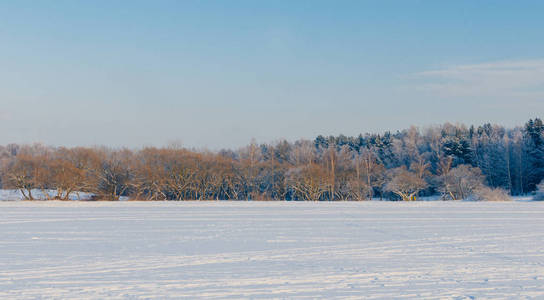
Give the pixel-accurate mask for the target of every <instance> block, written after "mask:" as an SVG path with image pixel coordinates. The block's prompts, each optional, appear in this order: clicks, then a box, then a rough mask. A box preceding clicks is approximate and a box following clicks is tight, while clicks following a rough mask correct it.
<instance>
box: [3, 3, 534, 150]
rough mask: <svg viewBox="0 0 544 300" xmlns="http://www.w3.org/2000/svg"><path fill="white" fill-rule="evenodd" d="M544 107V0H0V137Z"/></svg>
mask: <svg viewBox="0 0 544 300" xmlns="http://www.w3.org/2000/svg"><path fill="white" fill-rule="evenodd" d="M543 112H544V1H511V0H510V1H474V0H470V1H459V0H458V1H315V0H312V1H292V0H290V1H233V0H229V1H227V0H225V1H134V0H131V1H128V0H127V1H98V0H93V1H74V0H68V1H60V0H54V1H39V0H38V1H24V0H11V1H10V0H6V1H0V128H1V134H0V143H1V144H6V143H10V142H17V143H31V142H42V143H46V144H51V145H67V146H73V145H108V146H115V147H117V146H129V147H140V146H145V145H155V146H163V145H167V144H168V143H171V142H174V141H175V142H180V141H181V142H182V143H183V145H184V146H188V147H209V148H211V149H219V148H222V147H238V146H241V145H244V144H247V143H248V142H249V141H250V140H251V139H252V138H255V139H256V140H257V141H258V142H273V141H275V140H278V139H280V138H286V139H288V140H294V139H298V138H314V137H315V136H316V135H318V134H324V135H329V134H335V135H336V134H340V133H343V134H346V135H357V134H359V133H361V132H382V131H384V130H396V129H403V128H406V127H408V126H409V125H411V124H414V125H418V126H426V125H432V124H438V123H443V122H446V121H449V122H463V123H467V124H473V123H474V124H481V123H484V122H492V123H500V124H504V125H507V126H512V125H518V124H519V125H521V124H522V123H523V122H525V121H526V120H527V119H529V118H534V117H537V116H540V117H542V115H543Z"/></svg>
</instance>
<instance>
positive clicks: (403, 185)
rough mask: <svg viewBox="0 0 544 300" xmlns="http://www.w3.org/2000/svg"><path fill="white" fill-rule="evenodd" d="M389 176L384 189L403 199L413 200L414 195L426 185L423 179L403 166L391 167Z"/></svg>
mask: <svg viewBox="0 0 544 300" xmlns="http://www.w3.org/2000/svg"><path fill="white" fill-rule="evenodd" d="M389 178H390V179H389V182H388V183H387V184H386V185H385V190H386V191H390V192H393V193H395V194H397V195H398V196H400V197H401V198H402V200H404V201H410V200H413V199H414V196H415V195H417V193H418V192H419V191H421V190H422V189H424V188H425V187H426V186H427V183H426V182H425V180H423V179H422V178H420V177H419V176H418V175H417V174H415V173H413V172H410V171H408V170H406V168H405V167H399V168H395V169H392V170H391V171H390V172H389Z"/></svg>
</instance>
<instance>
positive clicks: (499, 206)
mask: <svg viewBox="0 0 544 300" xmlns="http://www.w3.org/2000/svg"><path fill="white" fill-rule="evenodd" d="M542 228H544V203H542V202H493V203H491V202H453V201H425V202H423V201H422V202H410V203H402V202H379V201H371V202H319V203H314V202H232V201H229V202H135V201H134V202H133V201H128V202H80V201H70V202H62V201H37V202H31V201H3V202H0V253H1V255H0V266H1V268H0V298H1V299H29V298H31V299H33V298H77V299H89V298H92V299H106V298H107V299H112V298H114V299H115V298H117V299H119V298H121V299H124V298H146V299H147V298H159V299H168V298H176V299H179V298H186V299H195V298H236V299H239V298H327V299H330V298H342V299H346V298H347V299H349V298H353V299H361V298H363V297H364V298H368V299H392V298H394V299H403V298H416V299H426V298H427V299H428V298H432V299H436V298H453V299H472V298H476V299H478V298H542V297H544V247H543V245H544V231H543V230H542Z"/></svg>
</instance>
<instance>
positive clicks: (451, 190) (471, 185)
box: [439, 165, 485, 200]
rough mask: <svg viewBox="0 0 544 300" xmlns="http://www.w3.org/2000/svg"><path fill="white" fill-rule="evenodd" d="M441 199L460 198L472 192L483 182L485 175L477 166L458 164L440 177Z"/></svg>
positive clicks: (464, 197)
mask: <svg viewBox="0 0 544 300" xmlns="http://www.w3.org/2000/svg"><path fill="white" fill-rule="evenodd" d="M439 180H440V188H439V190H440V192H441V193H442V198H443V199H451V200H462V199H466V198H468V197H470V196H472V195H473V194H474V191H476V190H477V189H478V188H480V187H482V186H483V184H484V180H485V177H484V176H483V175H482V171H481V170H480V169H479V168H476V167H471V166H470V165H460V166H457V167H455V168H453V169H452V170H451V171H449V172H448V173H447V174H444V175H442V176H441V177H440V179H439Z"/></svg>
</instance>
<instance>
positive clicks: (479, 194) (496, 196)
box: [472, 186, 512, 201]
mask: <svg viewBox="0 0 544 300" xmlns="http://www.w3.org/2000/svg"><path fill="white" fill-rule="evenodd" d="M472 199H473V200H475V201H511V200H512V198H510V195H508V193H507V192H506V191H505V190H503V189H501V188H489V187H487V186H481V187H479V188H478V189H476V190H475V191H474V194H473V196H472Z"/></svg>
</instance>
